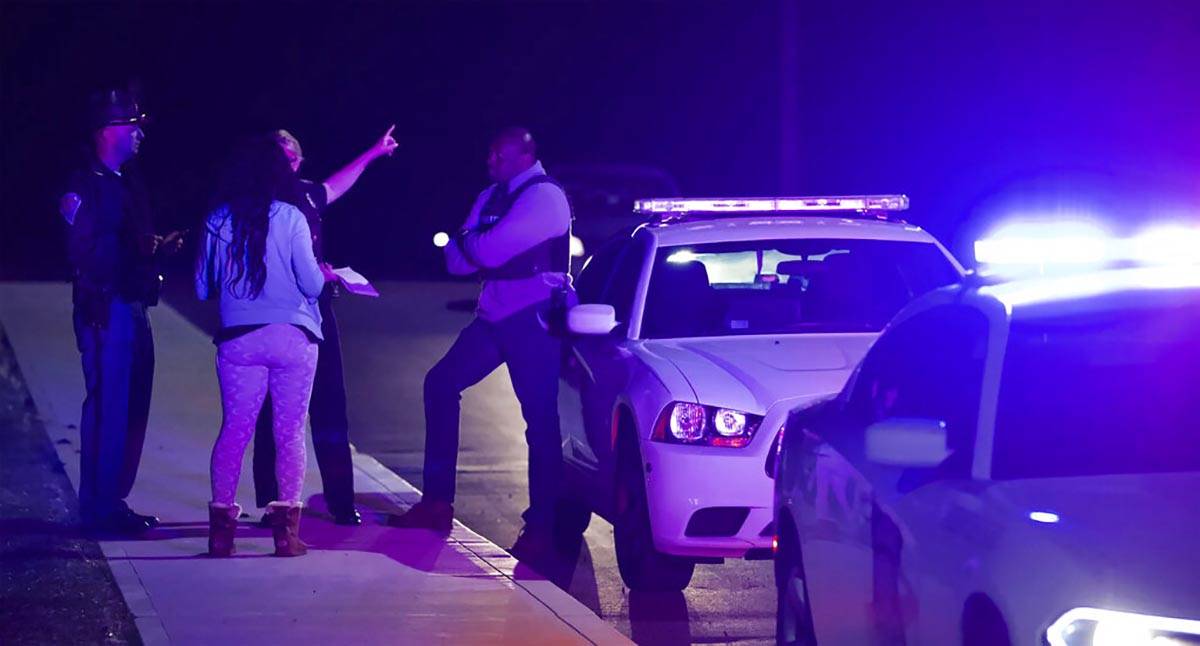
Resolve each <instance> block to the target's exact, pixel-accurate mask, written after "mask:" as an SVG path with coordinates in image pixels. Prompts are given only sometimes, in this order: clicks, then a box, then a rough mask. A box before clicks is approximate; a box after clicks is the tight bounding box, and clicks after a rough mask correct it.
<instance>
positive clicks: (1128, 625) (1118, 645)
mask: <svg viewBox="0 0 1200 646" xmlns="http://www.w3.org/2000/svg"><path fill="white" fill-rule="evenodd" d="M1153 642H1154V631H1152V630H1150V629H1149V628H1148V627H1146V626H1139V625H1137V624H1135V623H1132V622H1129V621H1122V620H1120V619H1103V620H1101V621H1099V622H1097V623H1096V628H1095V630H1093V631H1092V646H1143V645H1146V646H1148V645H1149V644H1152V643H1153Z"/></svg>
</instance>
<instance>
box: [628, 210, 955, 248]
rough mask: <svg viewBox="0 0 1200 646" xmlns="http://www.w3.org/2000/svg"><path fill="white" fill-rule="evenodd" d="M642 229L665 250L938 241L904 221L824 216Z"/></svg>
mask: <svg viewBox="0 0 1200 646" xmlns="http://www.w3.org/2000/svg"><path fill="white" fill-rule="evenodd" d="M642 230H643V231H646V232H647V233H648V234H650V235H652V236H654V237H655V239H656V240H657V241H658V244H659V245H660V246H665V247H673V246H677V245H688V244H703V243H706V242H727V241H735V240H772V239H777V238H785V239H790V238H849V239H858V240H894V241H903V242H928V243H932V242H935V240H934V238H933V236H931V235H929V233H927V232H926V231H925V230H923V229H922V228H921V227H918V226H916V225H913V224H908V223H905V222H895V221H886V220H875V219H867V218H847V217H839V216H823V215H803V216H779V215H773V214H764V215H761V216H756V215H739V216H734V217H727V218H719V217H718V218H705V219H701V220H686V221H682V222H667V223H657V224H646V225H645V226H644V227H642Z"/></svg>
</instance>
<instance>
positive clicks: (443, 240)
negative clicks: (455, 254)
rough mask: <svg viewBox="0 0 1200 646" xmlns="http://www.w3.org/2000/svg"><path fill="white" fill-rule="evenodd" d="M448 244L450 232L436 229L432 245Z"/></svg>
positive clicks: (442, 245)
mask: <svg viewBox="0 0 1200 646" xmlns="http://www.w3.org/2000/svg"><path fill="white" fill-rule="evenodd" d="M448 244H450V234H448V233H446V232H445V231H438V232H437V233H435V234H433V246H435V247H444V246H446V245H448Z"/></svg>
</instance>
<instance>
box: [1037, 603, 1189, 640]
mask: <svg viewBox="0 0 1200 646" xmlns="http://www.w3.org/2000/svg"><path fill="white" fill-rule="evenodd" d="M1088 627H1090V628H1092V639H1091V641H1090V642H1089V643H1090V644H1092V645H1093V646H1100V645H1104V646H1111V645H1114V644H1121V645H1123V646H1157V645H1160V644H1161V645H1164V646H1165V645H1166V644H1177V643H1180V642H1179V641H1178V640H1177V639H1173V638H1172V636H1175V637H1179V636H1200V621H1195V620H1192V619H1176V618H1174V617H1155V616H1153V615H1141V614H1137V613H1133V612H1118V611H1116V610H1104V609H1101V608H1072V609H1071V610H1068V611H1067V612H1065V613H1063V615H1062V616H1061V617H1059V618H1058V619H1057V620H1056V621H1055V622H1054V623H1053V624H1051V625H1050V627H1049V628H1048V629H1047V630H1046V641H1048V642H1050V646H1069V645H1070V644H1075V643H1079V642H1078V637H1077V636H1076V633H1078V632H1079V631H1080V630H1081V629H1086V628H1088ZM1073 636H1075V639H1072V637H1073Z"/></svg>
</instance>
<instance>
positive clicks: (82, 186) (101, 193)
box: [59, 90, 182, 534]
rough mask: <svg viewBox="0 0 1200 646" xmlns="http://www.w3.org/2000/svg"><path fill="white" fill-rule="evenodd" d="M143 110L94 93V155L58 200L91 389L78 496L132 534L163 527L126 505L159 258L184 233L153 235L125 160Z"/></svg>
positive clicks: (142, 419)
mask: <svg viewBox="0 0 1200 646" xmlns="http://www.w3.org/2000/svg"><path fill="white" fill-rule="evenodd" d="M145 119H146V115H145V114H143V113H142V111H141V110H140V109H139V107H138V105H137V103H136V101H135V100H134V98H133V97H132V96H131V95H130V94H129V93H127V92H124V91H120V90H110V91H106V92H103V93H100V94H98V95H95V96H93V97H92V99H91V102H90V105H89V124H88V125H89V128H90V132H91V135H92V153H93V154H92V155H91V156H90V159H89V160H88V162H87V163H86V164H85V165H84V167H82V168H80V169H78V170H76V171H75V172H74V173H72V174H71V176H70V178H69V179H68V183H67V190H66V192H65V193H64V194H63V196H62V198H61V200H60V203H59V208H60V213H61V214H62V215H63V217H64V218H65V219H66V220H67V223H68V231H67V254H68V257H69V259H70V262H71V266H72V271H73V279H74V281H73V282H74V289H73V301H74V324H75V338H76V342H77V344H78V347H79V353H80V356H81V358H82V362H83V376H84V382H85V386H86V389H87V394H86V398H85V399H84V402H83V414H82V418H81V420H80V425H79V431H80V444H81V447H80V478H79V480H80V481H79V502H80V507H81V510H82V513H83V521H84V526H85V527H86V528H88V529H91V530H100V531H113V532H118V533H125V534H133V533H138V532H141V531H145V530H146V529H149V528H151V527H153V526H155V525H157V524H158V519H157V518H155V517H154V516H147V515H143V514H138V513H135V512H134V511H133V510H131V509H130V508H129V506H128V505H127V504H125V498H126V497H127V496H128V495H129V493H130V491H131V490H132V488H133V482H134V479H135V478H136V476H137V468H138V462H139V461H140V459H141V454H142V444H143V441H144V440H145V437H146V425H147V423H148V421H149V415H150V394H151V388H152V385H153V381H154V339H153V337H152V336H151V332H150V318H149V315H148V313H147V308H149V307H150V306H152V305H155V304H156V303H157V302H158V292H159V286H160V282H161V277H160V275H159V272H158V267H157V256H158V255H159V254H161V253H173V252H175V251H178V250H179V248H180V246H181V245H182V236H181V234H179V233H178V232H173V233H172V234H170V235H169V236H166V237H164V236H159V235H156V234H155V233H154V223H153V220H152V217H151V213H150V207H149V200H148V199H147V195H146V191H145V188H144V186H143V185H142V183H141V181H140V180H139V178H138V176H137V174H136V171H135V170H133V169H131V168H130V167H129V165H128V162H129V161H130V160H131V159H132V158H133V157H134V155H136V154H137V152H138V148H139V147H140V145H141V142H142V138H143V136H144V133H143V132H142V128H141V126H142V124H143V123H144V121H145Z"/></svg>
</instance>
